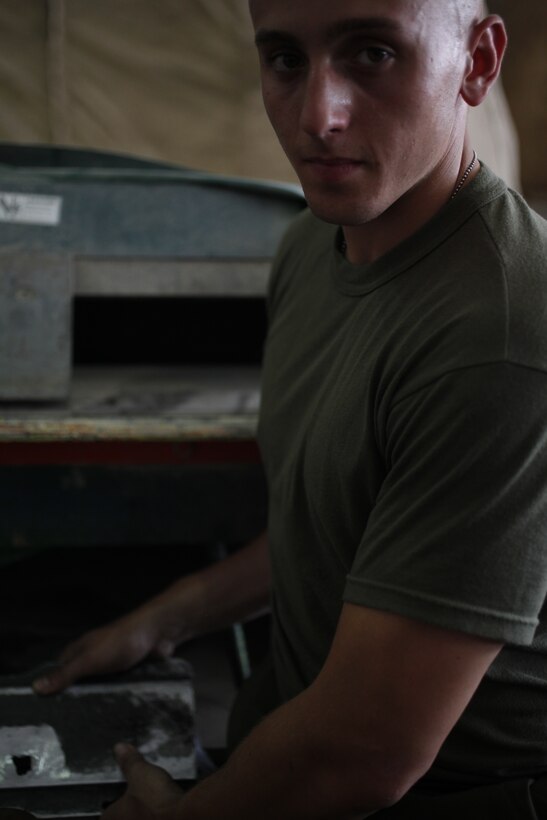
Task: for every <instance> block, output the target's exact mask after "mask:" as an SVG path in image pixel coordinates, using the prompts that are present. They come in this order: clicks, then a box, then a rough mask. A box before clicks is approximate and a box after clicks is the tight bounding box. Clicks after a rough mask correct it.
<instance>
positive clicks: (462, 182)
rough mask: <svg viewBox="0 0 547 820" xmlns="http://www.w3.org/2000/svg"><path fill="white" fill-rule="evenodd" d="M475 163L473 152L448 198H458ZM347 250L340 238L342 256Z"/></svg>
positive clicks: (475, 153)
mask: <svg viewBox="0 0 547 820" xmlns="http://www.w3.org/2000/svg"><path fill="white" fill-rule="evenodd" d="M476 162H477V152H476V151H473V159H472V160H471V162H470V163H469V165H468V166H467V168H466V169H465V171H464V172H463V174H462V176H461V177H460V179H459V181H458V182H457V183H456V186H455V188H454V190H453V191H452V196H451V197H450V199H454V197H456V196H458V194H459V193H460V191H461V189H462V188H463V186H464V185H465V183H466V182H467V179H468V177H469V174H470V173H471V171H472V170H473V168H474V167H475V163H476ZM347 249H348V243H347V242H346V240H345V238H344V237H342V242H341V243H340V251H341V253H342V256H345V255H346V251H347Z"/></svg>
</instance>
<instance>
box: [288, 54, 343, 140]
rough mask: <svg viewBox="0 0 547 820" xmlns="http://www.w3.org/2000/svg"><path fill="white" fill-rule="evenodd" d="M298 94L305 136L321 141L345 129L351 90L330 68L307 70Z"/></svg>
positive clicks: (301, 123) (322, 67) (301, 122)
mask: <svg viewBox="0 0 547 820" xmlns="http://www.w3.org/2000/svg"><path fill="white" fill-rule="evenodd" d="M302 93H303V99H302V103H301V112H300V125H301V127H302V129H303V130H304V131H305V132H306V133H307V134H309V135H310V136H314V137H321V138H325V137H328V136H329V135H331V134H335V133H337V132H340V131H344V130H345V129H346V128H347V127H348V124H349V121H350V111H351V90H350V88H349V84H348V82H347V80H346V79H345V78H344V77H342V76H340V75H339V74H337V73H336V72H335V71H334V70H333V68H332V67H331V66H321V67H317V68H314V69H312V70H310V71H309V73H308V77H307V82H306V83H305V85H304V87H303V89H302Z"/></svg>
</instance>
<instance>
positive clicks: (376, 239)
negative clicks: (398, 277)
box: [343, 140, 480, 265]
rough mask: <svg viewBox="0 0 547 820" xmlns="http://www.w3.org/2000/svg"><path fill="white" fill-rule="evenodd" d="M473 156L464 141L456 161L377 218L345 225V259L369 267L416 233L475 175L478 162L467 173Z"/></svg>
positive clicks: (398, 200)
mask: <svg viewBox="0 0 547 820" xmlns="http://www.w3.org/2000/svg"><path fill="white" fill-rule="evenodd" d="M473 153H474V152H473V149H472V148H471V147H470V145H469V144H468V142H467V140H466V142H465V144H464V146H463V149H462V151H461V152H460V153H459V156H458V157H457V158H456V159H455V160H453V161H451V162H448V161H446V162H444V163H443V164H442V165H441V166H439V168H436V169H435V170H434V171H433V172H432V173H431V174H429V175H428V176H427V177H425V178H424V179H422V180H420V182H419V183H418V184H417V185H415V186H414V187H413V188H412V189H410V190H409V191H407V192H406V193H405V194H404V195H403V196H402V197H400V198H399V199H397V200H396V201H395V202H394V203H393V204H392V205H391V206H390V207H389V208H387V210H385V211H384V212H383V213H382V214H380V216H378V217H376V218H375V219H373V220H371V221H370V222H367V223H365V224H363V225H350V226H344V227H343V231H344V238H345V243H346V257H347V259H348V260H349V261H350V262H352V263H353V264H356V265H362V264H370V263H371V262H374V261H376V259H379V258H380V257H381V256H384V254H386V253H388V251H390V250H392V248H394V247H396V246H397V245H399V244H400V243H401V242H403V241H404V240H405V239H408V238H409V237H410V236H412V235H413V234H414V233H416V231H418V230H419V229H420V228H421V227H422V226H423V225H425V224H426V223H427V222H429V220H430V219H432V218H433V217H434V216H435V214H436V213H438V211H440V210H441V208H442V207H443V206H444V205H445V204H446V203H447V202H448V201H449V200H450V199H451V197H452V196H457V195H458V194H459V193H460V191H461V190H462V188H464V187H465V186H466V185H468V184H469V182H470V181H471V180H472V179H473V177H474V176H476V174H477V173H478V171H479V167H480V165H479V162H478V161H476V162H475V163H474V165H473V167H472V168H471V170H468V169H469V166H470V164H471V162H472V160H473ZM464 176H465V179H464ZM456 189H457V192H456ZM455 192H456V193H455Z"/></svg>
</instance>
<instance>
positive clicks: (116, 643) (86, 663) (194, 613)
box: [34, 533, 270, 694]
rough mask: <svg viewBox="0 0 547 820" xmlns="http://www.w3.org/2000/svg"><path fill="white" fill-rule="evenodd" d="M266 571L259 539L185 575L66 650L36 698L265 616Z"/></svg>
mask: <svg viewBox="0 0 547 820" xmlns="http://www.w3.org/2000/svg"><path fill="white" fill-rule="evenodd" d="M269 594H270V565H269V556H268V546H267V536H266V534H265V533H264V534H263V535H261V536H260V537H259V538H257V539H256V540H255V541H253V542H252V543H251V544H249V545H248V546H247V547H244V548H243V549H241V550H238V551H237V552H235V553H233V554H232V555H231V556H229V557H228V558H226V559H225V560H224V561H220V562H218V563H216V564H212V565H211V566H209V567H207V568H205V569H203V570H201V571H200V572H196V573H194V574H192V575H188V576H186V577H184V578H181V579H180V580H178V581H176V582H175V583H174V584H172V585H171V586H170V587H168V589H166V590H165V591H164V592H162V593H161V594H160V595H157V596H155V597H154V598H151V599H150V600H149V601H147V602H146V603H145V604H143V605H142V606H141V607H139V608H138V609H136V610H134V611H133V612H130V613H129V614H128V615H125V616H124V617H122V618H120V619H118V620H117V621H114V622H113V623H111V624H108V625H107V626H105V627H102V628H100V629H94V630H92V631H91V632H88V633H86V634H85V635H83V636H82V637H81V638H80V639H79V640H77V641H75V642H74V643H73V644H70V645H69V646H68V647H67V648H66V649H65V651H64V652H63V654H62V656H61V658H60V661H61V666H59V668H58V669H56V670H54V671H52V672H51V673H49V674H48V676H47V678H41V679H40V680H38V681H36V682H35V684H34V686H35V689H36V691H37V692H40V693H41V694H51V693H53V692H58V691H60V690H61V689H64V688H65V687H66V686H69V685H70V684H71V683H73V682H74V681H75V680H78V679H79V678H83V677H86V676H89V675H96V674H105V673H111V672H119V671H122V670H124V669H128V668H129V667H131V666H133V665H134V664H136V663H138V662H139V661H140V660H142V659H143V658H145V657H146V656H147V655H149V654H150V653H155V654H156V655H159V656H162V657H168V656H169V655H171V654H172V653H173V651H174V650H175V648H176V646H177V645H178V644H180V643H182V642H183V641H186V640H190V639H191V638H194V637H196V636H198V635H203V634H205V633H207V632H211V631H214V630H216V629H222V628H224V627H225V626H229V625H230V624H232V623H234V622H235V621H238V620H244V619H245V618H248V617H251V616H252V615H255V614H258V613H259V612H260V611H261V610H264V609H265V608H266V607H267V605H268V602H269Z"/></svg>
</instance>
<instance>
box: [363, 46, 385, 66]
mask: <svg viewBox="0 0 547 820" xmlns="http://www.w3.org/2000/svg"><path fill="white" fill-rule="evenodd" d="M392 58H393V54H392V52H391V51H389V49H387V48H381V47H380V46H368V48H364V49H363V50H362V51H359V53H358V54H357V58H356V59H357V62H358V63H360V64H361V65H364V66H377V65H381V64H382V63H387V62H388V61H389V60H391V59H392Z"/></svg>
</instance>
